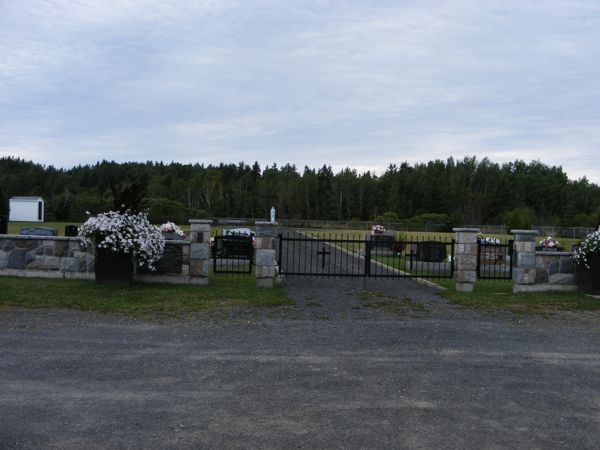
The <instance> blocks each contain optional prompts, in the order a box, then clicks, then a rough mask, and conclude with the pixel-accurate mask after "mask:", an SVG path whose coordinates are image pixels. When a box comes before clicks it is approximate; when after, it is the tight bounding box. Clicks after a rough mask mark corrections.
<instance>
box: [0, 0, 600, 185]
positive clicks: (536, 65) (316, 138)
mask: <svg viewBox="0 0 600 450" xmlns="http://www.w3.org/2000/svg"><path fill="white" fill-rule="evenodd" d="M0 55H1V57H0V156H14V157H21V158H25V159H27V160H33V161H35V162H38V163H42V164H46V165H50V164H51V165H54V166H55V167H65V168H69V167H72V166H74V165H78V164H88V163H91V164H93V163H95V162H97V161H99V160H102V159H107V160H115V161H119V162H123V161H149V160H151V161H164V162H166V163H168V162H171V161H177V162H181V163H187V162H191V163H201V164H202V163H203V164H209V163H212V164H218V163H220V162H225V163H238V162H240V161H244V162H246V163H248V164H252V163H253V162H254V161H258V162H259V163H260V164H261V166H263V167H264V166H265V165H270V164H273V163H276V164H278V165H282V164H285V163H290V164H295V165H296V166H297V167H298V168H299V170H302V168H303V167H304V166H306V165H307V166H309V167H312V168H318V167H321V166H322V165H324V164H327V165H331V166H332V167H333V168H334V169H335V170H340V169H342V168H344V167H350V168H355V169H357V170H358V171H359V172H363V171H366V170H371V171H374V172H375V173H378V174H381V173H383V171H385V169H386V167H388V165H389V164H400V163H402V162H405V161H406V162H408V163H411V164H412V163H418V162H427V161H430V160H434V159H444V160H445V159H447V158H448V157H450V156H452V157H454V158H455V159H462V158H463V157H465V156H476V157H477V158H478V159H482V158H484V157H487V158H489V159H490V160H492V161H494V162H498V163H503V162H509V161H514V160H516V159H521V160H524V161H526V162H529V161H532V160H539V161H541V162H543V163H545V164H548V165H560V166H562V167H563V169H564V170H565V171H566V173H567V174H568V176H569V177H570V178H572V179H579V178H581V177H583V176H586V177H587V178H588V179H589V180H591V181H593V182H596V183H600V156H599V152H600V1H597V0H543V1H528V0H520V1H512V0H500V1H494V0H485V1H484V0H481V1H478V0H465V1H462V0H448V1H443V0H440V1H428V0H415V1H410V0H395V1H385V0H381V1H375V0H279V1H276V0H189V1H188V0H178V1H168V0H112V1H111V0H102V1H98V0H70V1H67V0H0Z"/></svg>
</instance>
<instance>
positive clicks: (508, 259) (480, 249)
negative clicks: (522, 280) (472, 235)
mask: <svg viewBox="0 0 600 450" xmlns="http://www.w3.org/2000/svg"><path fill="white" fill-rule="evenodd" d="M512 270H513V241H512V240H510V241H508V242H505V243H500V242H485V241H479V242H478V244H477V278H479V279H481V280H511V279H512Z"/></svg>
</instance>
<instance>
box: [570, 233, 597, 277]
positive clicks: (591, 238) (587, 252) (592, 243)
mask: <svg viewBox="0 0 600 450" xmlns="http://www.w3.org/2000/svg"><path fill="white" fill-rule="evenodd" d="M593 255H600V229H598V230H596V231H594V232H593V233H591V234H588V235H587V237H586V238H585V239H584V240H583V242H581V244H579V245H577V247H575V249H574V250H573V256H572V258H573V260H575V262H576V263H577V264H582V265H584V266H585V267H586V268H587V269H590V268H591V267H590V259H591V257H592V256H593Z"/></svg>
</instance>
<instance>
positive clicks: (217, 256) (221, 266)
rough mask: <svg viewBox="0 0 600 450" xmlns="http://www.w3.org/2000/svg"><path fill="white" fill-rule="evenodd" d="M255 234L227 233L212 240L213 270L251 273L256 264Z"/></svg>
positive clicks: (238, 273)
mask: <svg viewBox="0 0 600 450" xmlns="http://www.w3.org/2000/svg"><path fill="white" fill-rule="evenodd" d="M254 246H255V240H254V236H251V235H238V234H225V235H216V236H214V237H212V238H211V240H210V251H211V258H212V261H213V272H214V273H221V274H230V275H234V274H237V275H250V274H252V267H253V265H254Z"/></svg>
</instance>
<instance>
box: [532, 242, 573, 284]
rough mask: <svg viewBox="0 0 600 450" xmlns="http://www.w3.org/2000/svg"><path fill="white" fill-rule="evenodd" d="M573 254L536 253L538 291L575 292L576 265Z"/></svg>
mask: <svg viewBox="0 0 600 450" xmlns="http://www.w3.org/2000/svg"><path fill="white" fill-rule="evenodd" d="M571 255H572V253H571V252H552V251H537V252H535V285H536V287H537V288H536V290H542V289H543V290H575V289H576V283H575V263H574V261H573V260H572V259H571Z"/></svg>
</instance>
